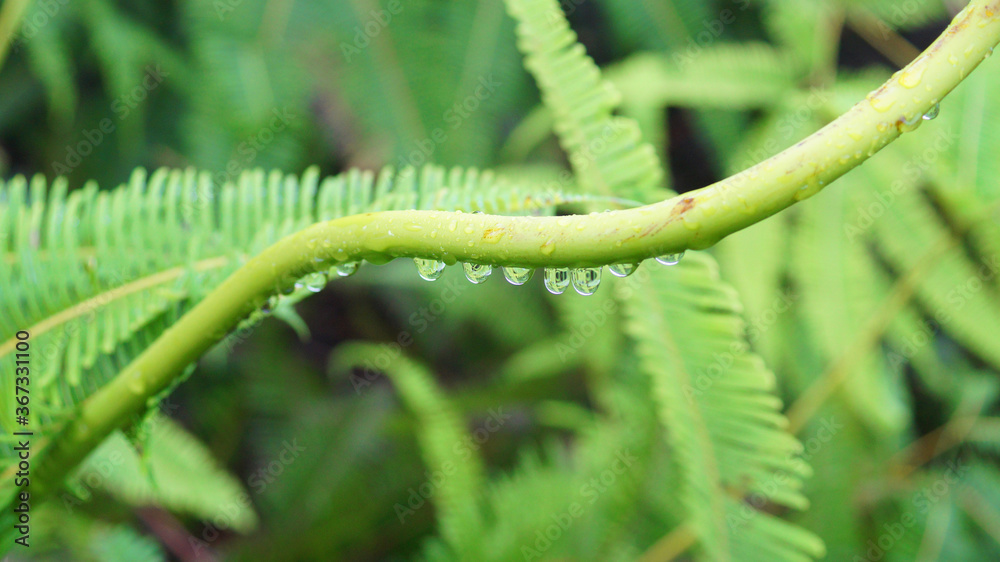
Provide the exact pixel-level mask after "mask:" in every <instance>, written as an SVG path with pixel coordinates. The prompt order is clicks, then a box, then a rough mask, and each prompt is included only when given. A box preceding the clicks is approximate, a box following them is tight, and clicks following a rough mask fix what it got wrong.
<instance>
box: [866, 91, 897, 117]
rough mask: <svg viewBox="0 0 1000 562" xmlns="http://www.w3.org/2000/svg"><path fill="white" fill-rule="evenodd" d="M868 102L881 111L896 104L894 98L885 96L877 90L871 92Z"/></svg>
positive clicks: (883, 111)
mask: <svg viewBox="0 0 1000 562" xmlns="http://www.w3.org/2000/svg"><path fill="white" fill-rule="evenodd" d="M868 103H869V104H871V106H872V109H874V110H875V111H878V112H881V113H885V112H886V111H889V110H890V109H892V106H893V105H895V104H896V102H895V101H894V100H891V99H888V98H884V97H882V96H881V95H879V94H878V93H876V92H872V93H871V94H869V96H868Z"/></svg>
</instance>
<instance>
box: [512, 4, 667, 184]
mask: <svg viewBox="0 0 1000 562" xmlns="http://www.w3.org/2000/svg"><path fill="white" fill-rule="evenodd" d="M507 9H508V10H509V11H510V13H511V15H512V16H513V17H514V19H516V20H517V22H518V25H517V35H518V46H519V48H520V49H521V51H522V52H523V53H524V55H525V59H524V64H525V66H526V67H527V68H528V70H530V71H531V73H532V74H533V75H534V77H535V80H536V81H537V82H538V84H539V87H540V89H541V90H542V99H543V101H544V102H545V105H546V106H547V107H548V108H549V109H550V110H551V111H552V113H553V115H554V116H555V128H556V131H557V132H558V133H559V139H560V142H561V143H562V145H563V148H564V149H565V150H566V152H567V153H568V154H569V159H570V163H571V164H572V166H573V171H574V172H575V175H576V178H577V181H578V182H580V184H581V185H582V186H583V187H585V188H586V189H587V190H588V191H591V192H593V193H599V194H602V195H618V196H622V197H628V198H630V199H636V200H644V199H646V198H648V195H647V194H648V193H649V192H650V191H652V190H653V189H655V188H656V187H657V186H658V185H659V183H660V181H661V178H662V177H663V171H662V170H661V169H660V165H659V162H658V161H657V159H656V155H655V154H654V153H653V150H652V147H650V146H649V145H646V144H644V143H642V140H641V135H640V132H639V127H638V126H637V125H636V124H635V122H633V121H631V120H626V119H621V118H616V117H614V116H613V115H612V111H613V110H614V108H615V106H616V105H617V104H618V103H619V101H620V95H619V94H618V92H617V91H615V89H614V88H613V87H612V86H610V85H609V84H608V83H606V82H603V81H602V80H601V75H600V71H599V70H598V69H597V65H595V64H594V61H592V60H591V59H590V58H589V57H587V55H586V53H585V52H584V49H583V46H582V45H580V44H579V43H577V42H576V33H574V32H573V31H572V30H571V29H570V28H569V23H568V22H567V21H566V17H565V15H564V14H563V12H562V9H561V8H560V7H559V5H558V3H556V2H555V1H553V0H540V1H539V0H509V1H508V2H507Z"/></svg>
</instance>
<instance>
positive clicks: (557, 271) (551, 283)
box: [545, 267, 570, 295]
mask: <svg viewBox="0 0 1000 562" xmlns="http://www.w3.org/2000/svg"><path fill="white" fill-rule="evenodd" d="M569 284H570V279H569V270H568V269H566V268H564V267H546V268H545V288H546V289H548V290H549V292H550V293H552V294H553V295H561V294H563V293H565V292H566V289H567V288H569Z"/></svg>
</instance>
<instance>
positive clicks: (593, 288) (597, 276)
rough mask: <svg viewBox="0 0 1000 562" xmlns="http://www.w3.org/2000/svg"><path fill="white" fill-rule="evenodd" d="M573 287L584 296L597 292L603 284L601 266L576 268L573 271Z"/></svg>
mask: <svg viewBox="0 0 1000 562" xmlns="http://www.w3.org/2000/svg"><path fill="white" fill-rule="evenodd" d="M572 279H573V288H574V289H576V292H577V293H580V294H581V295H583V296H590V295H593V294H594V293H596V292H597V288H598V287H599V286H600V285H601V268H600V267H583V268H580V269H574V270H573V273H572Z"/></svg>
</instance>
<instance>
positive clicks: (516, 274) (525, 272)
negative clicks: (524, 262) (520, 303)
mask: <svg viewBox="0 0 1000 562" xmlns="http://www.w3.org/2000/svg"><path fill="white" fill-rule="evenodd" d="M534 273H535V270H534V269H531V268H528V267H505V268H503V276H504V277H506V278H507V281H509V282H510V284H511V285H524V284H525V283H527V282H528V280H529V279H531V276H532V274H534Z"/></svg>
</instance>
